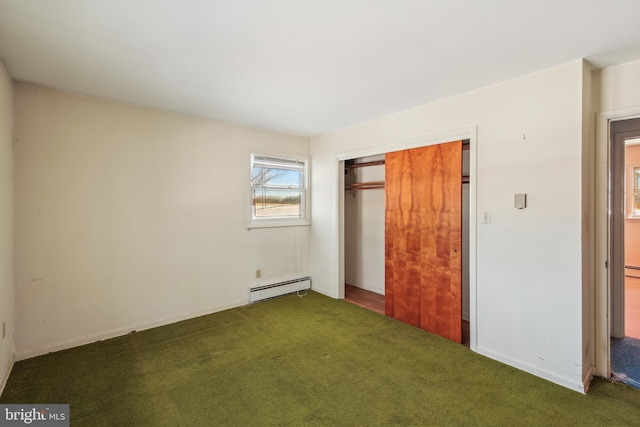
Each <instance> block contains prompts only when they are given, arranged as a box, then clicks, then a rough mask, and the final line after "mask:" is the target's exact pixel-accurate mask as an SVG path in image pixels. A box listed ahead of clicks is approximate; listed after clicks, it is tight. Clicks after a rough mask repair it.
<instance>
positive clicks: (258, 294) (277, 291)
mask: <svg viewBox="0 0 640 427" xmlns="http://www.w3.org/2000/svg"><path fill="white" fill-rule="evenodd" d="M310 288H311V277H301V278H299V279H293V280H287V281H284V282H278V283H271V284H270V285H263V286H256V287H255V288H249V302H256V301H262V300H265V299H269V298H274V297H279V296H280V295H286V294H291V293H293V292H298V291H303V290H307V289H310Z"/></svg>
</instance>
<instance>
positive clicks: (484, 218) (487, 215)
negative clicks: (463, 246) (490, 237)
mask: <svg viewBox="0 0 640 427" xmlns="http://www.w3.org/2000/svg"><path fill="white" fill-rule="evenodd" d="M480 224H491V212H489V211H482V212H481V213H480Z"/></svg>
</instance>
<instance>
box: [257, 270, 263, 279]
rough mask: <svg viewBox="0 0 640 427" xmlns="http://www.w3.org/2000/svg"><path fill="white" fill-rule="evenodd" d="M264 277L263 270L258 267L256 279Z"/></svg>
mask: <svg viewBox="0 0 640 427" xmlns="http://www.w3.org/2000/svg"><path fill="white" fill-rule="evenodd" d="M261 277H262V270H261V269H257V270H256V279H259V278H261Z"/></svg>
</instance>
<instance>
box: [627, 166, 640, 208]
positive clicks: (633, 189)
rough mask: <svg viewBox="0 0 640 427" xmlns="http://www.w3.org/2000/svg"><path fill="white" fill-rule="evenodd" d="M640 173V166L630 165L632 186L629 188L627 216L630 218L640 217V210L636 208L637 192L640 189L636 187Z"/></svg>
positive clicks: (630, 182)
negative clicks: (637, 176)
mask: <svg viewBox="0 0 640 427" xmlns="http://www.w3.org/2000/svg"><path fill="white" fill-rule="evenodd" d="M638 173H640V166H630V167H629V181H628V182H629V184H630V186H629V187H630V188H628V193H627V200H628V203H627V218H628V219H640V211H639V210H636V209H635V195H636V192H638V191H640V188H637V187H636V184H637V183H638V181H637V178H636V175H637V174H638Z"/></svg>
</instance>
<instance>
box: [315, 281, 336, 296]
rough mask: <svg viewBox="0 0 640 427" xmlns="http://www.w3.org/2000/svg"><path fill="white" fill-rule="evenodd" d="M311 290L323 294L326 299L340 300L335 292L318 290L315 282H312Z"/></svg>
mask: <svg viewBox="0 0 640 427" xmlns="http://www.w3.org/2000/svg"><path fill="white" fill-rule="evenodd" d="M311 290H312V291H314V292H317V293H319V294H322V295H324V296H326V297H329V298H333V299H338V295H337V294H335V293H334V292H330V291H328V290H326V289H322V288H316V287H314V286H313V282H311Z"/></svg>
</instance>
